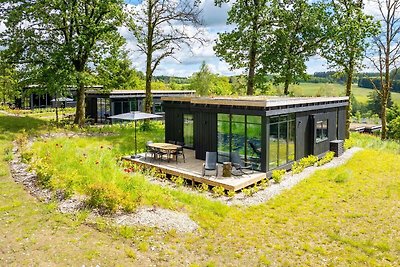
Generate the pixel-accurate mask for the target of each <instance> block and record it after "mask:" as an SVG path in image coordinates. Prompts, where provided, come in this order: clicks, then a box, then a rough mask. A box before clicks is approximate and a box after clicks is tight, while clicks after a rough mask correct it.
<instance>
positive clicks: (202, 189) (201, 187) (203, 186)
mask: <svg viewBox="0 0 400 267" xmlns="http://www.w3.org/2000/svg"><path fill="white" fill-rule="evenodd" d="M196 188H197V190H199V192H206V191H208V184H205V183H202V184H199V185H198V186H196Z"/></svg>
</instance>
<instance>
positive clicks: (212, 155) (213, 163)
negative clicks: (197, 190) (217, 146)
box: [202, 152, 218, 177]
mask: <svg viewBox="0 0 400 267" xmlns="http://www.w3.org/2000/svg"><path fill="white" fill-rule="evenodd" d="M206 171H215V177H218V163H217V152H206V161H205V162H204V163H203V170H202V176H205V175H206Z"/></svg>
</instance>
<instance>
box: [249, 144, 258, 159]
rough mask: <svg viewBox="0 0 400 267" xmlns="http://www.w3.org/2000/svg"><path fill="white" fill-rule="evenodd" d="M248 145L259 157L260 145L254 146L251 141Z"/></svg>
mask: <svg viewBox="0 0 400 267" xmlns="http://www.w3.org/2000/svg"><path fill="white" fill-rule="evenodd" d="M249 145H250V147H251V149H252V150H253V152H254V154H256V155H257V157H259V158H261V147H259V148H258V147H256V145H255V144H254V143H253V142H251V141H249Z"/></svg>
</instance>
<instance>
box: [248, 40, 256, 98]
mask: <svg viewBox="0 0 400 267" xmlns="http://www.w3.org/2000/svg"><path fill="white" fill-rule="evenodd" d="M255 76H256V43H255V41H253V42H252V44H251V48H250V53H249V74H248V77H247V92H246V94H247V95H253V94H254V79H255Z"/></svg>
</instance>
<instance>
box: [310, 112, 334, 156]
mask: <svg viewBox="0 0 400 267" xmlns="http://www.w3.org/2000/svg"><path fill="white" fill-rule="evenodd" d="M312 117H313V125H312V127H313V136H314V138H313V139H312V142H313V143H314V145H313V151H312V154H314V155H321V154H323V153H325V152H327V151H329V142H330V141H332V140H335V139H336V138H337V137H336V135H337V128H336V118H337V110H336V109H331V110H327V111H325V112H322V113H318V114H313V116H312ZM321 120H328V139H327V140H325V141H322V142H319V143H316V142H315V134H316V122H318V121H321Z"/></svg>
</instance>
